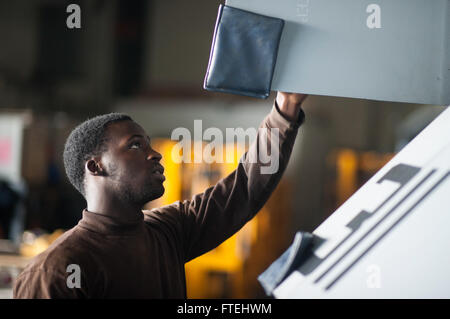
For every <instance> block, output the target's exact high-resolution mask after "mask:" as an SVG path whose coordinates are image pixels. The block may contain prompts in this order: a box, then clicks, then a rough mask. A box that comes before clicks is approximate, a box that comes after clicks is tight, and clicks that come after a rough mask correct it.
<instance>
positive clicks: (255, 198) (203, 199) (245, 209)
mask: <svg viewBox="0 0 450 319" xmlns="http://www.w3.org/2000/svg"><path fill="white" fill-rule="evenodd" d="M305 98H306V95H303V94H292V93H281V92H279V93H278V95H277V98H276V102H275V103H274V106H273V108H272V110H271V112H270V113H269V114H268V115H267V116H266V117H265V119H264V120H263V121H262V123H261V125H260V129H259V130H258V134H257V137H256V140H255V141H254V142H253V143H252V145H250V147H249V149H248V151H247V152H246V153H245V154H244V155H243V156H242V158H241V159H240V161H239V164H238V166H237V168H236V169H235V170H234V171H233V172H232V173H231V174H230V175H228V176H227V177H225V178H223V179H221V180H220V181H219V182H217V184H216V185H214V186H212V187H209V188H207V189H206V190H205V191H204V192H203V193H201V194H197V195H195V196H193V197H192V199H191V200H184V201H182V202H180V201H177V202H175V203H173V204H171V205H168V206H163V207H160V208H156V209H153V210H151V211H149V212H145V215H146V220H147V221H148V222H162V223H164V224H166V225H167V227H169V229H170V231H171V232H172V234H173V236H174V238H175V240H176V241H177V242H178V245H179V246H180V247H181V249H182V250H183V252H184V256H183V259H184V260H185V262H187V261H189V260H191V259H193V258H195V257H197V256H200V255H202V254H203V253H206V252H207V251H209V250H211V249H213V248H215V247H217V246H218V245H219V244H221V243H222V242H223V241H224V240H226V239H227V238H229V237H230V236H232V235H233V234H234V233H235V232H237V231H238V230H239V229H240V228H241V227H243V226H244V225H245V223H247V222H248V221H249V220H250V219H251V218H252V217H253V216H254V215H255V214H256V213H257V212H258V211H259V210H260V209H261V208H262V206H263V205H264V204H265V203H266V201H267V200H268V199H269V196H270V195H271V193H272V192H273V190H274V189H275V187H276V186H277V185H278V182H279V181H280V179H281V177H282V175H283V172H284V170H285V168H286V166H287V163H288V160H289V157H290V155H291V151H292V148H293V145H294V141H295V138H296V135H297V131H298V128H299V126H300V125H301V124H302V123H303V120H304V113H303V111H302V109H301V107H300V106H301V103H302V102H303V100H304V99H305ZM267 147H269V149H270V152H269V153H270V156H269V157H270V159H271V160H275V161H277V163H270V167H269V164H268V161H267V159H268V158H267V155H266V158H265V159H263V158H262V157H261V154H260V153H261V150H262V149H264V150H267V149H268V148H267ZM266 152H267V151H263V152H262V153H266ZM273 152H274V153H273ZM274 154H276V155H277V156H273V155H274Z"/></svg>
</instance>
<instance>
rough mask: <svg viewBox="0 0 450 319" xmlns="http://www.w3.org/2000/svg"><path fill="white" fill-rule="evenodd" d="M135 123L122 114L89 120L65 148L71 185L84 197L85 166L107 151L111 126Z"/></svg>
mask: <svg viewBox="0 0 450 319" xmlns="http://www.w3.org/2000/svg"><path fill="white" fill-rule="evenodd" d="M120 121H133V120H132V118H131V117H130V116H128V115H126V114H122V113H109V114H104V115H99V116H96V117H94V118H91V119H88V120H86V121H85V122H83V123H81V124H80V125H78V126H77V127H76V128H75V129H74V130H73V131H72V132H71V133H70V135H69V137H68V138H67V141H66V144H65V146H64V154H63V158H64V168H65V170H66V174H67V177H68V178H69V181H70V183H72V185H73V186H74V187H75V188H76V189H77V190H78V191H79V192H80V193H81V194H82V195H83V196H84V197H86V193H85V190H84V177H85V176H84V165H85V163H86V161H87V160H88V159H90V158H91V157H92V156H97V155H99V154H100V153H101V152H103V151H105V150H106V149H105V141H106V139H105V132H106V129H107V127H108V125H109V124H111V123H114V122H120Z"/></svg>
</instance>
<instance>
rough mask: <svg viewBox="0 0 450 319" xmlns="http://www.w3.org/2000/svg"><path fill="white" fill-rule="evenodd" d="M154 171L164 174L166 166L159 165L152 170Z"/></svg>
mask: <svg viewBox="0 0 450 319" xmlns="http://www.w3.org/2000/svg"><path fill="white" fill-rule="evenodd" d="M152 173H160V174H161V175H162V174H164V167H162V166H161V165H158V166H156V167H155V168H154V169H153V170H152Z"/></svg>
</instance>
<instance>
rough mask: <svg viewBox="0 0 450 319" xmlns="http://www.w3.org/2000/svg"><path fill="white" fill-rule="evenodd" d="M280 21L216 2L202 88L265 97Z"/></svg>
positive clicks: (274, 56)
mask: <svg viewBox="0 0 450 319" xmlns="http://www.w3.org/2000/svg"><path fill="white" fill-rule="evenodd" d="M283 27H284V21H283V20H282V19H278V18H273V17H268V16H263V15H259V14H256V13H252V12H248V11H244V10H240V9H236V8H233V7H229V6H224V5H220V7H219V13H218V16H217V21H216V26H215V30H214V37H213V42H212V46H211V53H210V57H209V63H208V69H207V71H206V76H205V81H204V84H203V87H204V89H206V90H208V91H216V92H225V93H233V94H240V95H246V96H252V97H258V98H267V97H268V96H269V94H270V87H271V83H272V77H273V71H274V69H275V63H276V59H277V53H278V45H279V43H280V38H281V33H282V31H283Z"/></svg>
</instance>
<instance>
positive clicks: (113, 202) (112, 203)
mask: <svg viewBox="0 0 450 319" xmlns="http://www.w3.org/2000/svg"><path fill="white" fill-rule="evenodd" d="M87 210H88V211H89V212H91V213H98V214H101V215H105V216H109V217H111V218H112V219H114V220H116V221H117V222H118V223H123V224H129V223H134V222H139V221H142V210H141V207H138V206H136V205H132V204H130V203H124V202H122V201H120V200H118V199H114V198H107V197H105V196H100V195H97V196H95V199H88V200H87Z"/></svg>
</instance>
